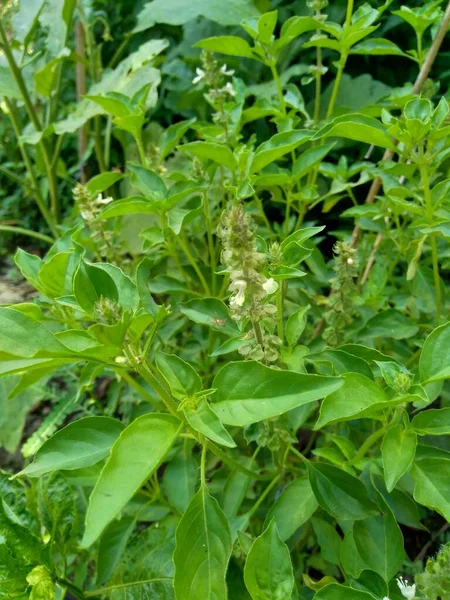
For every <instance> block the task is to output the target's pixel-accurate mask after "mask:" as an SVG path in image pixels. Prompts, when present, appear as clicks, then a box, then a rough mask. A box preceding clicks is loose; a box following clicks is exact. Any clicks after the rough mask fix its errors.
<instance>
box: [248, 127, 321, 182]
mask: <svg viewBox="0 0 450 600" xmlns="http://www.w3.org/2000/svg"><path fill="white" fill-rule="evenodd" d="M311 135H312V134H311V132H310V131H307V130H306V129H298V130H296V129H294V130H293V131H285V132H282V133H276V134H275V135H274V136H272V137H271V138H270V140H267V142H264V143H263V144H261V145H260V146H258V148H257V149H256V152H255V155H254V157H253V160H252V164H251V167H250V172H251V173H256V172H258V171H261V169H263V168H264V167H266V166H267V165H269V164H270V163H273V162H274V161H276V160H278V159H279V158H281V157H282V156H284V155H285V154H288V153H289V152H291V151H292V150H295V148H298V146H300V145H301V144H305V143H306V142H307V141H308V140H309V139H311Z"/></svg>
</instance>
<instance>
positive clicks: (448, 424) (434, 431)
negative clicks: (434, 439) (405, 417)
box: [411, 408, 450, 435]
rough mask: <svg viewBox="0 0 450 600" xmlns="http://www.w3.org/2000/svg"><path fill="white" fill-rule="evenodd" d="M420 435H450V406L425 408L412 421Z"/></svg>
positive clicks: (413, 426)
mask: <svg viewBox="0 0 450 600" xmlns="http://www.w3.org/2000/svg"><path fill="white" fill-rule="evenodd" d="M411 428H412V429H414V431H415V432H416V433H418V434H419V435H450V408H433V409H430V410H424V411H422V412H420V413H419V414H418V415H416V416H415V417H414V418H413V420H412V421H411Z"/></svg>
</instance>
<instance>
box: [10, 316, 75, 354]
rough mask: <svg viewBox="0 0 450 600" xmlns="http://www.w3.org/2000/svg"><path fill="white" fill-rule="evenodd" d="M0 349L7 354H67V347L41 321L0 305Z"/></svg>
mask: <svg viewBox="0 0 450 600" xmlns="http://www.w3.org/2000/svg"><path fill="white" fill-rule="evenodd" d="M0 351H1V352H6V353H7V354H8V355H13V356H20V357H24V358H32V357H34V356H37V355H40V356H46V357H50V356H58V355H61V354H62V355H66V356H67V355H68V354H69V352H68V350H67V348H66V347H65V346H64V345H63V344H61V342H59V341H58V339H57V338H56V337H55V336H54V335H53V333H52V332H51V331H50V330H49V329H47V328H46V327H45V326H44V325H42V324H41V323H38V322H37V321H35V320H34V319H31V318H30V317H28V316H26V315H24V314H23V313H21V312H19V311H18V310H14V309H13V308H6V307H0Z"/></svg>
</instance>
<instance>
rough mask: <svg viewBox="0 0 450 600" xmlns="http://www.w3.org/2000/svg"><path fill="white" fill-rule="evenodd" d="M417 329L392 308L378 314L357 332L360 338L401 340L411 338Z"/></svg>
mask: <svg viewBox="0 0 450 600" xmlns="http://www.w3.org/2000/svg"><path fill="white" fill-rule="evenodd" d="M418 330H419V328H418V327H417V326H416V325H413V324H412V323H411V320H410V319H409V318H408V317H407V316H406V315H404V314H403V313H401V312H400V311H398V310H395V309H394V308H390V309H388V310H385V311H383V312H381V313H378V314H377V315H375V316H374V317H372V318H371V319H369V320H368V321H367V323H366V324H365V326H364V327H363V329H362V330H361V331H360V332H359V336H360V337H368V338H373V337H378V336H382V337H389V338H393V339H395V340H402V339H405V338H410V337H413V336H414V335H415V334H416V333H417V332H418Z"/></svg>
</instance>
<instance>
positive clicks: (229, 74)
mask: <svg viewBox="0 0 450 600" xmlns="http://www.w3.org/2000/svg"><path fill="white" fill-rule="evenodd" d="M220 72H221V73H222V74H223V75H228V76H230V77H231V75H234V69H229V70H228V71H227V65H222V66H221V68H220Z"/></svg>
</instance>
